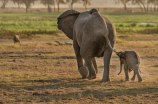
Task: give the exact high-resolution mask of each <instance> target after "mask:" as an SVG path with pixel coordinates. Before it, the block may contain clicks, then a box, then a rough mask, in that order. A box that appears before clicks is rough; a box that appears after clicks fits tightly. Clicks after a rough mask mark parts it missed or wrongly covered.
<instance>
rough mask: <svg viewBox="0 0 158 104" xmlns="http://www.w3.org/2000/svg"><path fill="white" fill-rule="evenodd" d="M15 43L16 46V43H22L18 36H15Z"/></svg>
mask: <svg viewBox="0 0 158 104" xmlns="http://www.w3.org/2000/svg"><path fill="white" fill-rule="evenodd" d="M13 41H14V44H15V43H16V42H19V43H21V42H20V38H19V36H18V35H14V36H13Z"/></svg>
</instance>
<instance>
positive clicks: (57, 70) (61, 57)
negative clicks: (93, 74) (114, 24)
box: [0, 37, 158, 104]
mask: <svg viewBox="0 0 158 104" xmlns="http://www.w3.org/2000/svg"><path fill="white" fill-rule="evenodd" d="M156 38H158V37H155V39H156ZM128 39H130V38H129V37H128ZM125 40H126V38H123V39H121V40H119V41H117V45H116V46H115V49H116V50H118V51H123V50H135V51H137V52H138V53H139V54H140V57H141V64H140V70H141V71H142V73H140V75H141V76H142V79H143V81H142V82H137V77H136V79H135V81H128V82H126V81H125V76H124V71H122V73H121V75H117V73H118V72H119V59H118V57H117V56H116V55H115V54H114V53H113V55H112V59H111V62H110V80H111V81H110V82H101V79H102V75H103V59H102V58H97V64H98V71H99V72H98V74H97V78H96V79H94V80H88V79H81V76H80V74H79V72H78V69H77V63H76V59H75V54H74V50H73V47H72V41H71V40H69V39H58V42H56V40H55V39H54V40H53V39H52V41H51V40H50V38H48V40H47V39H43V38H41V39H32V40H31V41H30V40H29V41H27V39H26V41H25V39H24V40H22V41H23V42H22V43H21V44H13V42H12V40H10V39H9V40H7V41H6V40H1V41H0V43H1V45H0V103H2V104H3V103H4V104H5V103H7V104H9V103H10V104H17V103H22V104H23V103H28V104H29V103H31V104H32V103H41V104H44V103H50V104H63V103H67V104H88V103H92V104H105V103H111V104H116V103H118V104H126V103H127V104H129V103H135V104H136V103H140V104H149V103H150V104H156V103H158V77H157V75H158V71H157V68H158V63H157V62H158V56H157V54H158V51H157V50H156V49H157V48H158V42H157V41H153V40H152V41H150V40H148V41H143V40H141V41H139V40H136V41H132V40H130V41H125ZM2 43H3V44H2ZM132 75H133V72H131V73H130V78H131V77H132Z"/></svg>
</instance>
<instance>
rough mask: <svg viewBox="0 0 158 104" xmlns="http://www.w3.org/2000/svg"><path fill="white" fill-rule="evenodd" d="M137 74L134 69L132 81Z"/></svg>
mask: <svg viewBox="0 0 158 104" xmlns="http://www.w3.org/2000/svg"><path fill="white" fill-rule="evenodd" d="M135 76H136V73H135V71H134V74H133V77H132V78H131V80H132V81H134V80H135Z"/></svg>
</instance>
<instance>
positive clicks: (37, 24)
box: [0, 13, 158, 34]
mask: <svg viewBox="0 0 158 104" xmlns="http://www.w3.org/2000/svg"><path fill="white" fill-rule="evenodd" d="M60 14H61V13H51V14H49V13H34V14H31V13H30V14H24V13H21V14H20V13H15V14H13V13H8V14H0V15H1V17H0V31H4V30H5V31H14V32H21V31H25V32H29V31H31V32H32V31H34V32H35V33H34V34H40V32H41V34H43V33H42V32H43V31H47V32H46V33H45V34H49V33H50V31H51V33H52V31H58V28H57V17H58V16H59V15H60ZM101 14H102V15H104V16H106V17H108V18H109V19H110V20H111V21H112V22H113V23H114V25H115V27H116V29H117V32H120V33H124V32H125V31H128V32H139V31H141V32H139V33H143V32H142V31H145V32H146V31H148V29H150V32H148V33H149V34H150V33H155V32H156V31H157V27H158V19H157V18H158V15H157V14H105V13H101ZM142 23H146V24H142ZM151 23H154V24H151ZM153 30H154V31H153ZM37 31H39V32H37ZM156 33H157V32H156Z"/></svg>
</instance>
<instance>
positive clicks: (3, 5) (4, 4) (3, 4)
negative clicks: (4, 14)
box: [0, 0, 9, 9]
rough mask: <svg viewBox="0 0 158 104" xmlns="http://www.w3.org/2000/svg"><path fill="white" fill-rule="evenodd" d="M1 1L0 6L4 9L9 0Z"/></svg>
mask: <svg viewBox="0 0 158 104" xmlns="http://www.w3.org/2000/svg"><path fill="white" fill-rule="evenodd" d="M0 1H1V2H2V5H1V8H2V9H4V8H5V6H6V4H7V3H8V1H9V0H0Z"/></svg>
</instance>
